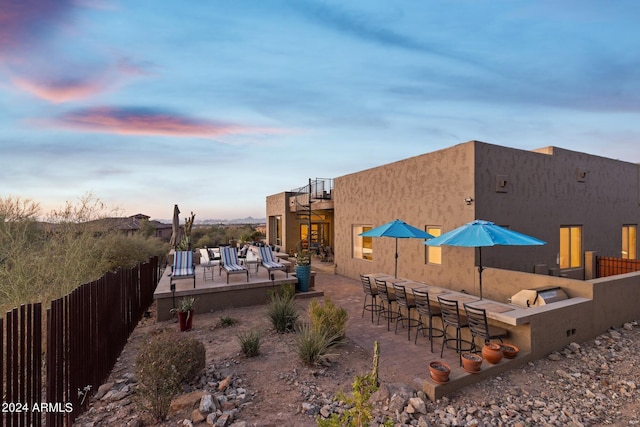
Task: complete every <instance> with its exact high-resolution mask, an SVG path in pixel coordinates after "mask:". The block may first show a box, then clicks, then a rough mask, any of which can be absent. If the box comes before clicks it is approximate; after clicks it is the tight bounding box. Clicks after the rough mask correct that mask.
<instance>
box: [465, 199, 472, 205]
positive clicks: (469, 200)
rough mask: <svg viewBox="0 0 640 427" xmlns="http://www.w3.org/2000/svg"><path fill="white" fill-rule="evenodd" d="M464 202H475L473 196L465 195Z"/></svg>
mask: <svg viewBox="0 0 640 427" xmlns="http://www.w3.org/2000/svg"><path fill="white" fill-rule="evenodd" d="M464 202H465V203H466V204H467V205H470V204H471V202H473V199H472V198H471V197H465V198H464Z"/></svg>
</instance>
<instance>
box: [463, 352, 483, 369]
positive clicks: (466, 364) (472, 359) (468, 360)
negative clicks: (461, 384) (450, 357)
mask: <svg viewBox="0 0 640 427" xmlns="http://www.w3.org/2000/svg"><path fill="white" fill-rule="evenodd" d="M480 365H482V357H480V356H479V355H477V354H475V353H462V368H463V369H464V370H465V371H467V372H469V373H471V374H477V373H478V372H480Z"/></svg>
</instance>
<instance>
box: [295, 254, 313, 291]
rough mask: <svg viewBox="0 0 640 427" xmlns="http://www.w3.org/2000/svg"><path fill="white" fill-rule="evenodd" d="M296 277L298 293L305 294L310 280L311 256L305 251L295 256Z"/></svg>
mask: <svg viewBox="0 0 640 427" xmlns="http://www.w3.org/2000/svg"><path fill="white" fill-rule="evenodd" d="M296 277H297V278H298V288H299V289H300V292H307V291H308V290H309V281H310V280H311V254H310V253H309V250H307V249H302V250H301V251H300V252H298V253H297V254H296Z"/></svg>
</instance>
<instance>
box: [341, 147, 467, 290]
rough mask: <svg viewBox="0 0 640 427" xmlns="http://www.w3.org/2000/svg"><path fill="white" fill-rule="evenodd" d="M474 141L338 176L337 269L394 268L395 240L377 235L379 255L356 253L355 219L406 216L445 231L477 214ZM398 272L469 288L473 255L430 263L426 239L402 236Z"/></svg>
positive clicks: (351, 272)
mask: <svg viewBox="0 0 640 427" xmlns="http://www.w3.org/2000/svg"><path fill="white" fill-rule="evenodd" d="M473 164H474V153H473V145H472V144H468V143H467V144H460V145H456V146H454V147H451V148H448V149H446V150H441V151H436V152H433V153H429V154H424V155H421V156H417V157H412V158H409V159H405V160H401V161H399V162H395V163H390V164H387V165H384V166H381V167H377V168H373V169H368V170H365V171H362V172H357V173H354V174H351V175H345V176H342V177H339V178H336V179H335V180H334V200H335V240H336V245H335V246H336V253H335V259H336V264H337V272H338V273H339V274H344V275H346V276H349V277H354V278H355V277H358V276H359V275H360V274H364V273H371V272H378V271H380V272H387V273H393V271H394V254H395V240H394V239H390V238H376V239H374V240H373V260H372V261H367V260H362V259H354V258H352V247H351V234H352V226H353V225H362V224H369V225H372V226H378V225H382V224H384V223H386V222H389V221H392V220H393V219H396V218H398V219H401V220H403V221H405V222H407V223H409V224H411V225H413V226H415V227H418V228H421V229H424V227H425V226H426V225H433V226H441V227H442V229H443V231H447V230H450V229H452V228H454V227H457V226H458V225H460V224H464V223H466V222H469V221H471V220H473V219H474V206H473V205H470V206H468V205H466V203H465V202H464V198H465V197H467V196H470V197H473V196H474V193H473V191H474V184H473ZM398 253H399V257H398V275H399V276H401V277H406V278H409V279H414V280H424V281H427V282H429V283H433V284H437V285H445V286H448V287H451V288H453V289H458V290H459V289H463V288H464V284H465V283H468V282H469V277H470V274H472V267H473V259H471V258H470V257H468V256H463V257H458V256H443V265H441V266H438V265H425V246H424V245H423V244H422V241H420V240H416V239H407V240H402V239H400V240H399V241H398Z"/></svg>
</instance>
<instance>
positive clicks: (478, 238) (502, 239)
mask: <svg viewBox="0 0 640 427" xmlns="http://www.w3.org/2000/svg"><path fill="white" fill-rule="evenodd" d="M546 243H547V242H543V241H542V240H539V239H536V238H535V237H531V236H527V235H526V234H522V233H519V232H517V231H513V230H509V229H508V228H504V227H500V226H499V225H496V224H494V223H493V222H490V221H484V220H481V219H477V220H475V221H472V222H469V223H467V224H464V225H462V226H460V227H458V228H456V229H454V230H451V231H449V232H447V233H444V234H443V235H441V236H438V237H436V238H435V239H432V240H428V241H426V242H424V244H425V245H428V246H441V245H445V246H462V247H470V248H478V264H479V266H478V274H479V277H480V279H479V283H480V299H482V270H483V269H484V268H483V267H482V248H483V247H484V246H496V245H503V246H533V245H545V244H546Z"/></svg>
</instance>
